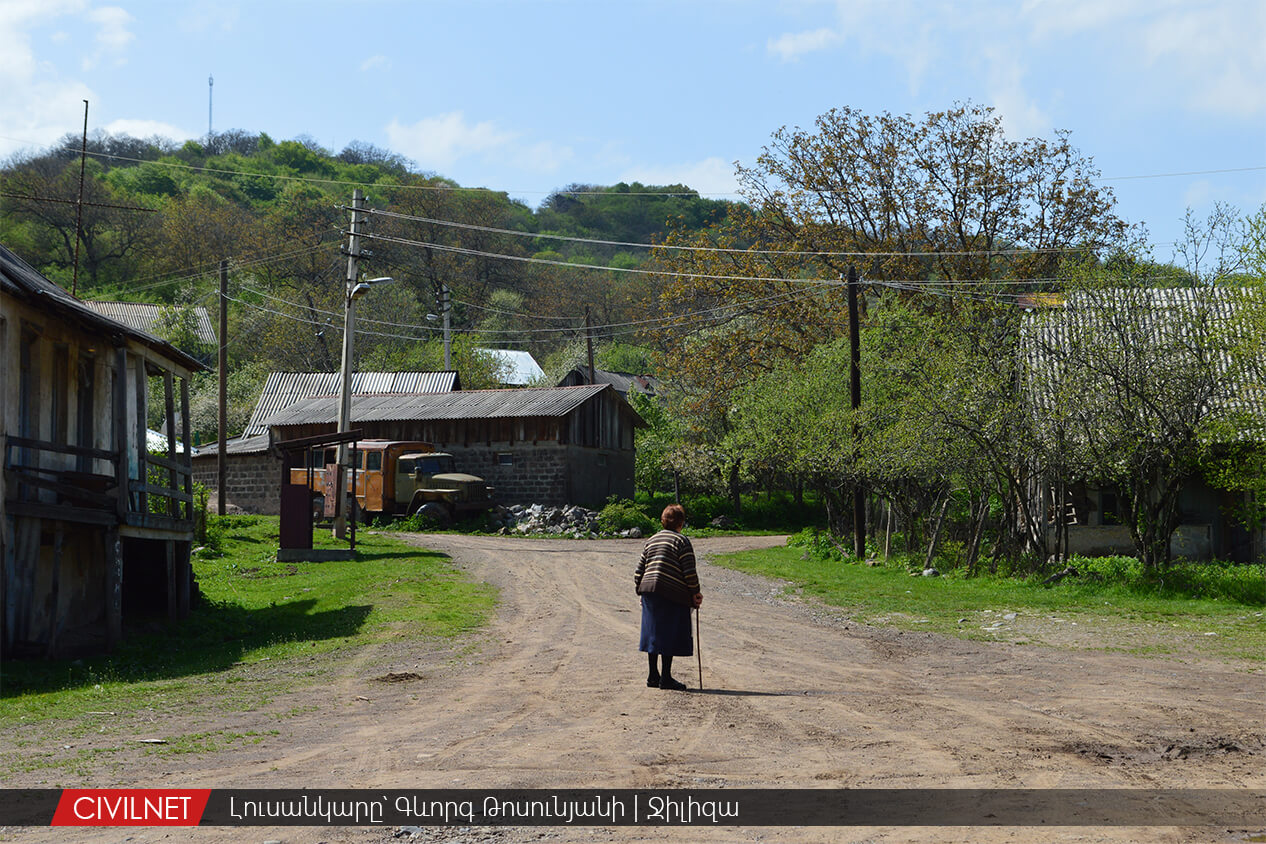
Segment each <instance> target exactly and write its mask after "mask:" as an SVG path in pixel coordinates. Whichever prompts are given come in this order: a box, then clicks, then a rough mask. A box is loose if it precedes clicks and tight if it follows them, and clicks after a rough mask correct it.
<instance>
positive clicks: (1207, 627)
mask: <svg viewBox="0 0 1266 844" xmlns="http://www.w3.org/2000/svg"><path fill="white" fill-rule="evenodd" d="M711 562H713V563H714V564H716V565H720V566H724V567H727V568H732V569H737V570H740V571H745V572H749V573H751V574H758V575H762V576H764V577H769V578H776V579H779V580H783V581H787V582H788V583H789V584H791V586H789V587H788V591H789V592H792V593H800V594H803V595H807V596H812V597H814V598H817V599H819V600H821V601H822V602H823V603H825V604H827V605H830V606H834V607H840V608H842V609H844V610H845V611H846V612H847V613H848V615H849V616H850V617H851V618H852V619H854V620H856V621H858V622H860V623H863V624H869V625H880V626H892V627H897V628H901V629H906V630H919V631H924V632H935V633H942V634H947V635H952V636H958V637H960V638H968V639H982V640H989V641H1011V642H1017V643H1039V644H1052V645H1057V646H1072V647H1087V648H1096V649H1103V650H1119V651H1123V652H1128V653H1138V654H1169V655H1178V656H1208V657H1216V658H1233V659H1243V660H1249V661H1253V662H1266V617H1264V612H1266V611H1264V607H1266V572H1264V571H1263V567H1262V566H1260V565H1254V566H1245V565H1240V566H1230V565H1227V564H1185V565H1181V566H1178V567H1176V568H1175V569H1174V570H1173V571H1171V572H1169V573H1167V574H1166V576H1165V577H1164V578H1161V579H1157V580H1153V579H1150V578H1147V577H1144V576H1142V575H1141V572H1139V571H1138V563H1137V561H1134V560H1132V559H1130V558H1120V557H1112V558H1103V559H1099V560H1092V559H1077V560H1075V561H1074V563H1073V564H1074V566H1076V567H1077V568H1078V569H1079V570H1081V571H1082V572H1083V573H1084V572H1094V573H1095V574H1093V575H1090V576H1089V577H1087V576H1085V575H1084V574H1083V576H1082V577H1079V578H1066V579H1064V580H1062V581H1060V582H1058V583H1053V584H1051V585H1043V584H1042V578H1040V577H1031V578H1027V579H1020V578H1015V577H1007V576H1002V575H990V574H982V575H978V576H976V577H966V576H965V575H963V574H962V573H961V572H959V571H950V572H948V573H947V574H946V575H944V576H941V577H919V576H911V571H910V570H909V569H908V568H907V565H906V561H905V560H903V559H901V558H893V559H892V560H891V561H890V562H889V564H888V565H878V566H868V565H864V564H859V563H856V562H844V561H841V560H839V559H831V558H824V557H822V556H819V555H815V554H811V553H808V552H807V551H806V549H804V548H801V547H779V548H768V549H763V550H755V551H744V552H740V553H736V554H725V555H718V556H717V557H715V558H712V560H711ZM1078 627H1080V628H1081V629H1080V630H1078V629H1077V628H1078Z"/></svg>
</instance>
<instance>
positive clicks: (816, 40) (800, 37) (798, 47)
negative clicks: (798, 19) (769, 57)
mask: <svg viewBox="0 0 1266 844" xmlns="http://www.w3.org/2000/svg"><path fill="white" fill-rule="evenodd" d="M843 40H844V36H842V35H841V34H840V33H838V32H836V31H835V30H834V29H830V28H828V27H822V28H820V29H814V30H810V31H809V32H788V33H786V34H784V35H780V36H778V37H777V38H771V39H769V41H768V42H767V43H766V44H765V49H766V50H767V51H769V52H770V53H773V54H774V55H776V56H778V57H779V58H780V59H782V60H783V61H785V62H791V61H796V60H798V59H799V58H800V57H801V56H803V55H805V54H807V53H816V52H817V51H819V50H825V49H827V48H829V47H834V46H835V45H836V44H839V43H841V42H843Z"/></svg>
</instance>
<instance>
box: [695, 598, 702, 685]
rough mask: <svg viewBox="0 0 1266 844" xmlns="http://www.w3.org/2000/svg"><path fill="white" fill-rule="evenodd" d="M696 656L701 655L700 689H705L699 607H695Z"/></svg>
mask: <svg viewBox="0 0 1266 844" xmlns="http://www.w3.org/2000/svg"><path fill="white" fill-rule="evenodd" d="M695 656H697V657H699V691H703V646H702V645H701V644H699V608H698V607H695Z"/></svg>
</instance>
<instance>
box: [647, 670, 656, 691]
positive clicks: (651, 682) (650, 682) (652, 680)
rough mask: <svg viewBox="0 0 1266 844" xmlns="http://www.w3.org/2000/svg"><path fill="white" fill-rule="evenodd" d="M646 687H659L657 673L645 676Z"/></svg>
mask: <svg viewBox="0 0 1266 844" xmlns="http://www.w3.org/2000/svg"><path fill="white" fill-rule="evenodd" d="M646 688H648V689H658V688H659V675H658V674H651V675H649V676H647V678H646Z"/></svg>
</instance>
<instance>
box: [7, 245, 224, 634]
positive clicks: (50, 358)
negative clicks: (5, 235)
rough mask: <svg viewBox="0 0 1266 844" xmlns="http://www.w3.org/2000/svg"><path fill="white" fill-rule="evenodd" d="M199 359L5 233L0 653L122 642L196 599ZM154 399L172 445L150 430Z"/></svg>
mask: <svg viewBox="0 0 1266 844" xmlns="http://www.w3.org/2000/svg"><path fill="white" fill-rule="evenodd" d="M200 368H201V365H200V364H199V363H198V362H197V361H196V360H194V359H193V358H191V357H190V356H188V355H187V354H185V353H184V352H181V351H180V350H178V349H176V348H175V347H173V346H172V345H171V344H169V343H167V342H166V341H164V340H161V339H159V338H158V337H155V336H154V335H152V334H150V333H148V332H146V331H144V330H141V329H138V328H135V327H132V326H129V325H127V324H125V323H122V322H119V321H118V320H115V319H111V318H110V317H107V316H104V315H102V314H100V313H98V312H97V311H95V310H93V309H92V308H89V307H87V306H85V305H84V304H83V303H82V302H80V301H79V300H78V299H76V298H74V297H72V296H71V295H69V294H68V293H67V292H66V291H65V290H63V289H62V288H60V287H58V286H57V285H56V284H53V283H52V282H50V281H49V280H47V279H46V278H44V277H43V276H42V275H40V273H39V272H37V271H36V270H35V269H34V268H32V267H31V266H30V265H28V264H27V263H26V262H24V261H23V260H22V259H20V258H18V257H17V256H16V255H14V254H13V253H12V252H11V251H9V250H8V249H6V248H4V247H3V246H0V458H2V459H3V461H4V462H3V472H0V656H3V657H5V658H9V657H21V656H57V655H62V654H67V653H73V652H78V651H84V650H94V649H99V648H102V647H108V646H110V645H113V644H115V643H117V642H118V641H119V640H120V639H121V638H122V636H123V630H124V624H125V622H131V621H133V620H140V619H143V618H146V617H152V616H154V615H159V616H165V617H168V618H178V617H180V616H182V615H184V614H186V613H187V612H188V610H189V602H190V598H191V595H192V591H193V576H192V570H191V568H190V564H189V558H190V551H191V546H192V542H193V535H194V518H193V496H192V472H191V468H190V454H189V449H188V448H187V447H184V448H183V450H181V451H178V450H177V443H188V442H190V439H189V432H188V431H187V430H177V420H186V419H188V416H189V414H188V406H189V386H188V385H189V377H190V374H191V373H192V372H193V371H195V370H197V369H200ZM151 401H157V402H160V403H161V404H162V405H163V410H164V411H165V418H166V420H167V422H166V429H167V430H166V431H165V432H164V433H165V434H166V437H165V442H164V444H165V447H166V448H165V452H164V453H154V452H151V451H150V450H149V448H148V446H147V425H146V417H147V411H148V405H149V403H150V402H151Z"/></svg>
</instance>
